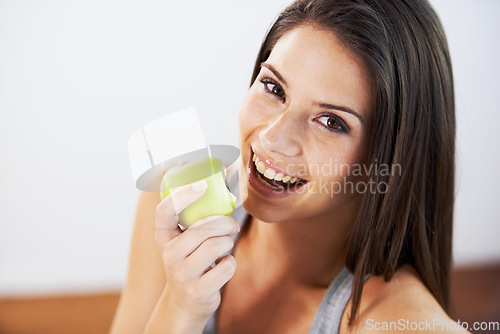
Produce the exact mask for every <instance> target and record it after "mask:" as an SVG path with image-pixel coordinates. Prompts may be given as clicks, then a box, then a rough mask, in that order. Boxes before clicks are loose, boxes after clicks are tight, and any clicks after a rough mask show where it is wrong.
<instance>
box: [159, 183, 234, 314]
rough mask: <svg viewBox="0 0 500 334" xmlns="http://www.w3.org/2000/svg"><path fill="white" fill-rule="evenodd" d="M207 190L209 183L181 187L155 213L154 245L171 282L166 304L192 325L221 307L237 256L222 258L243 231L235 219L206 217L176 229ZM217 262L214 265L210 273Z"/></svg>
mask: <svg viewBox="0 0 500 334" xmlns="http://www.w3.org/2000/svg"><path fill="white" fill-rule="evenodd" d="M206 187H207V183H206V181H200V182H197V183H194V184H191V185H187V186H184V187H181V188H179V189H178V190H176V191H174V192H173V193H172V194H170V195H169V196H167V197H166V198H165V199H164V200H163V201H162V202H161V203H160V204H159V205H158V207H157V209H156V243H157V244H158V246H159V247H160V250H161V254H162V259H163V262H164V267H165V273H166V277H167V286H166V289H165V292H164V296H162V297H165V298H162V299H164V300H166V301H168V304H169V305H170V307H172V308H173V309H175V310H174V311H175V313H176V314H178V315H179V316H180V318H182V319H189V320H190V321H193V319H198V320H200V321H203V320H208V318H209V317H210V315H211V314H212V313H213V312H215V310H216V309H217V307H219V304H220V301H221V296H220V291H219V290H220V289H221V288H222V286H223V285H224V284H225V283H226V282H227V281H228V280H229V279H230V278H231V277H232V276H233V275H234V272H235V269H236V261H235V259H234V258H233V256H231V255H226V256H223V257H221V256H222V255H223V254H224V253H226V252H228V251H230V250H231V248H232V247H233V245H234V242H233V240H232V239H231V237H230V236H229V235H231V234H236V233H238V231H239V226H238V224H237V223H236V221H235V220H234V219H233V218H232V217H229V216H212V217H207V218H205V219H202V220H199V221H198V222H196V223H195V224H193V225H192V226H191V227H190V228H188V229H187V230H185V231H181V229H180V228H179V227H178V222H179V220H178V214H179V213H180V212H181V211H182V210H183V209H184V208H186V207H187V206H188V205H190V204H191V203H193V202H195V201H196V200H198V199H199V198H200V197H201V196H203V194H204V193H205V191H206ZM220 257H221V258H220ZM214 261H215V262H216V265H215V266H214V267H213V268H212V267H211V264H212V263H213V262H214Z"/></svg>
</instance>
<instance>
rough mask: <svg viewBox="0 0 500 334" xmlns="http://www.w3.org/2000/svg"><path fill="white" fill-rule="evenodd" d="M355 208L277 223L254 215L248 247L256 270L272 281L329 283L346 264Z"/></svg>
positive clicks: (247, 237) (312, 284)
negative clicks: (348, 240)
mask: <svg viewBox="0 0 500 334" xmlns="http://www.w3.org/2000/svg"><path fill="white" fill-rule="evenodd" d="M356 209H357V207H356ZM356 209H354V210H343V212H342V213H338V212H335V213H332V212H328V213H325V214H323V215H322V216H319V217H318V216H316V217H314V218H311V219H308V220H304V219H302V220H290V221H283V222H278V223H268V222H263V221H261V220H259V219H258V218H256V217H252V218H251V221H250V226H249V229H248V231H247V233H246V236H245V239H247V240H246V242H245V244H246V246H245V247H247V249H248V253H247V254H248V255H247V256H246V259H247V261H249V263H250V264H251V267H252V268H253V270H254V274H255V275H256V277H258V278H259V281H261V282H268V283H269V284H273V283H276V284H283V283H284V282H287V283H292V284H299V285H307V286H312V287H327V286H328V285H329V284H330V283H331V281H332V280H333V279H334V278H335V276H337V274H338V273H339V272H340V271H341V270H342V268H343V267H344V265H345V250H346V244H347V238H348V235H349V232H350V230H351V227H352V226H353V225H354V220H355V213H356V212H357V210H356ZM255 271H257V272H255Z"/></svg>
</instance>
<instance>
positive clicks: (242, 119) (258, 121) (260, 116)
mask: <svg viewBox="0 0 500 334" xmlns="http://www.w3.org/2000/svg"><path fill="white" fill-rule="evenodd" d="M268 109H269V106H268V104H266V101H265V98H264V97H262V96H261V94H259V92H258V87H257V86H256V85H253V86H252V87H251V88H250V89H249V91H248V93H247V95H246V97H245V99H244V100H243V104H242V105H241V108H240V112H239V114H238V123H239V127H240V133H241V135H242V136H244V137H245V135H246V134H249V133H250V132H252V130H254V129H256V128H258V127H259V126H262V125H264V124H265V123H266V122H267V121H269V110H268Z"/></svg>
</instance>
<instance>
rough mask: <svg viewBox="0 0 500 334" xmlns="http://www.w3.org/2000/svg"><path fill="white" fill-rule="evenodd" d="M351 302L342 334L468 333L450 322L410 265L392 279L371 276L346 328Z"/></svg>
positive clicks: (343, 323)
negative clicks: (354, 319) (350, 324)
mask: <svg viewBox="0 0 500 334" xmlns="http://www.w3.org/2000/svg"><path fill="white" fill-rule="evenodd" d="M350 309H351V300H350V301H349V303H348V305H347V307H346V309H345V312H344V314H343V316H342V321H341V328H340V333H341V334H351V333H359V334H364V333H388V332H390V333H415V332H418V333H468V332H467V331H466V330H465V329H463V328H462V327H461V326H460V325H458V324H457V323H456V322H455V321H453V320H452V319H451V318H450V317H449V316H448V315H447V314H446V312H445V311H444V310H443V309H442V308H441V306H440V305H439V303H438V302H437V301H436V299H435V298H434V297H433V296H432V294H431V293H430V291H429V290H428V289H427V288H426V286H425V285H424V284H423V282H422V281H421V279H420V277H419V275H418V274H417V272H416V271H415V270H414V269H413V267H411V266H408V265H406V266H403V267H401V268H400V269H399V270H398V271H397V272H396V274H395V275H394V277H393V279H392V280H390V281H389V282H385V281H384V279H383V277H381V276H372V277H370V278H369V279H368V280H367V281H366V283H365V286H364V288H363V293H362V297H361V303H360V308H359V312H358V314H357V317H356V321H355V322H354V324H353V326H352V327H348V326H347V324H348V321H349V316H350Z"/></svg>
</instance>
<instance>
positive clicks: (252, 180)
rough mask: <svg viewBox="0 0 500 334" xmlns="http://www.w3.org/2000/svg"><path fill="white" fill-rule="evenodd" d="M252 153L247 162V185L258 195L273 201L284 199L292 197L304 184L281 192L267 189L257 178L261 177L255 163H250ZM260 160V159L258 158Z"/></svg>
mask: <svg viewBox="0 0 500 334" xmlns="http://www.w3.org/2000/svg"><path fill="white" fill-rule="evenodd" d="M253 153H254V152H253V151H252V152H251V156H250V159H249V162H248V166H247V168H248V183H249V184H250V186H251V187H252V188H253V189H254V190H255V191H256V192H258V193H259V194H260V195H262V196H264V197H267V198H273V199H278V198H284V197H287V196H290V195H293V194H294V193H296V192H297V189H300V188H302V187H303V186H304V185H305V184H307V182H306V183H304V184H302V185H299V186H295V187H293V188H289V189H287V188H284V189H283V190H274V189H272V188H269V187H268V186H266V185H265V184H263V183H262V181H261V180H259V178H260V177H261V176H260V175H259V173H258V172H257V169H256V167H255V163H254V162H253V161H252V157H253ZM259 158H260V157H259Z"/></svg>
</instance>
